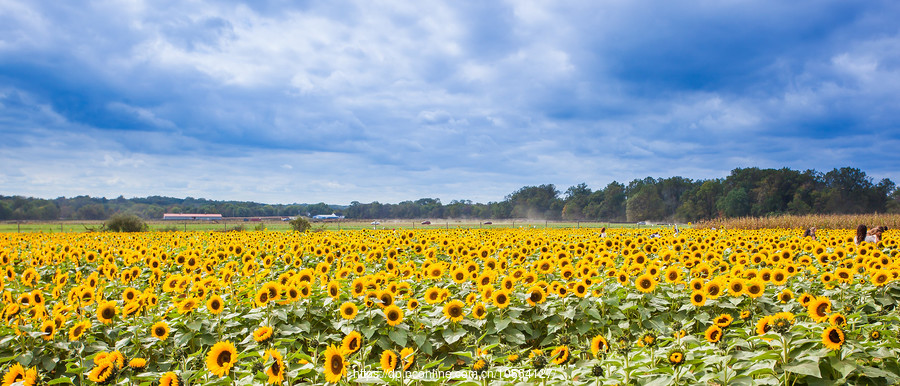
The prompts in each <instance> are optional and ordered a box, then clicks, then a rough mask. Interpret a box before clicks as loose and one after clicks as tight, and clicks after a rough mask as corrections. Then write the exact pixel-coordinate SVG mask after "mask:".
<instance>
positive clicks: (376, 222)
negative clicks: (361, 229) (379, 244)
mask: <svg viewBox="0 0 900 386" xmlns="http://www.w3.org/2000/svg"><path fill="white" fill-rule="evenodd" d="M369 224H372V225H381V223H380V222H378V221H372V222H371V223H369Z"/></svg>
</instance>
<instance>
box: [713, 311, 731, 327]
mask: <svg viewBox="0 0 900 386" xmlns="http://www.w3.org/2000/svg"><path fill="white" fill-rule="evenodd" d="M733 321H734V318H733V317H732V316H731V315H729V314H722V315H719V316H718V317H717V318H715V319H713V323H715V324H716V326H719V327H722V328H725V327H728V326H730V325H731V322H733Z"/></svg>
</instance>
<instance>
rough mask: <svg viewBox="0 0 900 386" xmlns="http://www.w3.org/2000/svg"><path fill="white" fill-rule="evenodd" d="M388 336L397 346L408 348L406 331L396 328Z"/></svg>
mask: <svg viewBox="0 0 900 386" xmlns="http://www.w3.org/2000/svg"><path fill="white" fill-rule="evenodd" d="M388 336H389V337H390V338H391V340H392V341H394V343H396V344H397V345H399V346H401V347H405V346H406V331H403V330H401V329H397V328H395V329H393V330H391V332H389V333H388Z"/></svg>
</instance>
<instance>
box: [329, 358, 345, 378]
mask: <svg viewBox="0 0 900 386" xmlns="http://www.w3.org/2000/svg"><path fill="white" fill-rule="evenodd" d="M343 370H344V358H342V357H341V356H340V355H333V356H332V357H331V373H332V374H338V373H341V372H342V371H343Z"/></svg>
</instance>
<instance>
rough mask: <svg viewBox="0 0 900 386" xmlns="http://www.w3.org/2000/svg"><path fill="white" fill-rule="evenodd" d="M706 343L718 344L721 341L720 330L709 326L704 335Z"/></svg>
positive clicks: (717, 327)
mask: <svg viewBox="0 0 900 386" xmlns="http://www.w3.org/2000/svg"><path fill="white" fill-rule="evenodd" d="M704 336H705V337H706V341H707V342H709V343H718V342H719V340H721V339H722V328H720V327H719V326H716V325H712V326H709V328H707V329H706V332H705V333H704Z"/></svg>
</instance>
